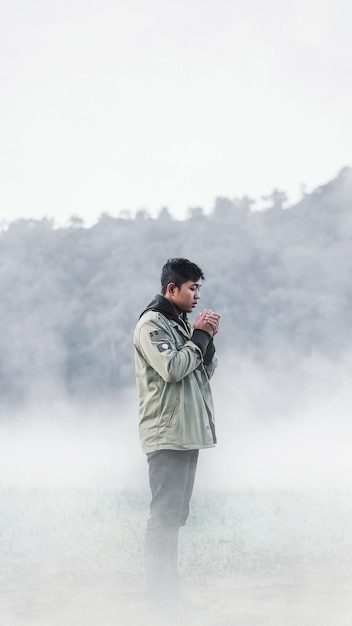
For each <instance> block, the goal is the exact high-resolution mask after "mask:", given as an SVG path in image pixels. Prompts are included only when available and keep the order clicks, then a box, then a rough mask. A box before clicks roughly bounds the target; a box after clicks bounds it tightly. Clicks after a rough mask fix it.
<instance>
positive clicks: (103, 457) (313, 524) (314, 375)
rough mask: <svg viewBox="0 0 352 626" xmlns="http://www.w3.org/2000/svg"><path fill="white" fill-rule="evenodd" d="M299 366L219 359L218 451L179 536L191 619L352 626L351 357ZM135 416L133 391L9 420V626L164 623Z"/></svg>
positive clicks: (0, 466) (4, 496)
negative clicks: (148, 554)
mask: <svg viewBox="0 0 352 626" xmlns="http://www.w3.org/2000/svg"><path fill="white" fill-rule="evenodd" d="M284 362H285V363H286V367H285V368H284V367H283V363H284ZM288 362H290V359H288V358H287V355H285V359H282V360H280V358H279V357H278V355H276V358H275V359H272V360H271V361H270V363H269V362H267V363H266V364H264V363H260V362H254V361H253V360H251V359H246V358H242V357H241V358H237V357H235V356H234V355H233V354H229V355H228V356H226V355H223V357H222V358H221V359H220V365H219V368H218V370H217V372H216V374H215V376H214V379H213V391H214V400H215V406H216V418H217V433H218V445H217V446H216V447H215V448H213V449H210V450H204V451H202V452H201V454H200V461H199V471H198V475H197V480H196V485H195V490H194V496H193V500H192V508H191V514H190V518H189V520H188V522H187V525H186V527H185V528H184V529H182V531H181V538H180V571H181V582H182V589H183V598H184V607H185V608H184V610H185V621H184V623H185V624H188V623H196V624H202V625H203V626H228V625H231V624H240V625H241V626H245V625H248V626H269V625H270V626H273V625H275V624H276V625H279V624H280V626H281V625H283V626H296V625H297V624H299V626H305V625H307V626H308V625H309V626H316V625H317V624H319V625H320V624H323V625H325V626H336V625H339V626H349V624H350V619H351V615H352V602H351V597H352V596H351V590H352V577H351V571H352V570H351V567H350V566H351V558H352V532H351V530H350V518H351V514H352V505H351V502H352V499H351V494H352V485H351V476H352V472H351V465H352V462H351V455H350V441H351V429H352V427H351V423H350V417H349V416H350V414H351V408H352V394H351V389H350V385H349V380H350V369H351V361H350V360H349V359H345V360H344V361H341V362H339V363H336V362H332V361H329V360H326V359H325V360H324V359H322V358H321V357H319V358H318V356H316V357H315V356H314V355H313V356H311V357H307V358H306V359H302V360H301V361H300V362H299V363H295V364H294V365H292V366H291V368H290V369H288V366H287V363H288ZM137 411H138V407H137V397H136V392H135V389H134V388H133V389H130V390H128V391H126V392H125V393H124V394H121V398H120V400H119V402H118V403H117V405H116V406H112V405H108V404H106V405H101V406H93V405H91V406H89V407H87V406H83V405H82V406H81V407H79V406H77V405H76V406H73V405H72V404H71V405H69V404H67V403H66V402H64V401H60V400H57V401H56V402H52V403H51V404H50V406H48V407H46V409H45V407H43V405H42V406H39V405H37V406H35V405H32V406H31V407H28V408H27V410H26V411H25V412H23V413H21V414H16V415H9V414H8V415H7V416H6V419H5V416H4V415H3V416H2V422H1V426H0V438H1V456H0V475H1V487H0V493H1V502H2V515H1V520H0V538H1V539H0V547H1V564H2V565H1V569H0V577H1V585H2V593H1V594H0V618H1V623H2V624H4V625H6V626H17V624H26V625H28V626H32V625H33V626H56V625H58V624H60V626H71V625H80V624H83V623H84V624H85V625H86V626H93V625H94V626H96V624H98V623H99V624H102V625H103V626H113V625H114V626H116V625H119V626H139V625H142V624H143V626H144V625H148V624H152V623H153V624H156V623H157V622H156V621H155V618H154V617H153V616H151V615H150V614H149V608H148V603H147V599H146V597H145V591H144V577H143V535H144V526H145V522H146V518H147V515H148V500H149V487H148V481H147V467H146V461H145V457H144V455H143V454H142V451H141V449H140V445H139V439H138V428H137V422H138V419H137Z"/></svg>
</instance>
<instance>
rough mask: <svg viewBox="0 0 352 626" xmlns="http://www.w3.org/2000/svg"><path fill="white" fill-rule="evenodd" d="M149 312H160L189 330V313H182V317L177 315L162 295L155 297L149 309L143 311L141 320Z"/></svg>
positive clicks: (148, 306)
mask: <svg viewBox="0 0 352 626" xmlns="http://www.w3.org/2000/svg"><path fill="white" fill-rule="evenodd" d="M147 311H158V312H159V313H162V314H163V315H165V317H167V318H168V319H169V320H172V321H174V322H176V324H181V326H185V327H186V328H187V329H188V326H189V322H188V319H187V313H181V315H177V312H176V309H175V307H174V306H173V304H171V302H170V301H169V300H168V299H167V298H164V296H162V295H161V294H160V293H158V294H156V296H154V298H153V300H152V301H151V302H149V304H148V305H147V307H146V308H145V309H144V311H142V313H141V314H140V316H139V318H141V317H142V315H143V314H144V313H146V312H147Z"/></svg>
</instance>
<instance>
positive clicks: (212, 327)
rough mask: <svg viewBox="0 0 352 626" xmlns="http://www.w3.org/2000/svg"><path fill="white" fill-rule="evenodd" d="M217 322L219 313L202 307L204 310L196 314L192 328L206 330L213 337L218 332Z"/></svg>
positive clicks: (218, 321)
mask: <svg viewBox="0 0 352 626" xmlns="http://www.w3.org/2000/svg"><path fill="white" fill-rule="evenodd" d="M219 324H220V315H219V314H218V313H214V311H212V310H211V309H204V311H203V312H202V313H200V314H199V315H198V317H197V319H196V321H195V323H194V328H199V329H201V330H206V331H207V333H209V335H211V337H214V335H216V333H217V332H219Z"/></svg>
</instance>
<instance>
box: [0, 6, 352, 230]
mask: <svg viewBox="0 0 352 626" xmlns="http://www.w3.org/2000/svg"><path fill="white" fill-rule="evenodd" d="M0 2H1V4H0V221H1V220H13V219H16V218H18V217H35V218H40V217H42V216H48V217H55V218H56V219H57V221H58V222H60V223H64V222H65V220H67V219H68V218H69V217H70V216H71V215H73V214H74V215H79V216H81V217H82V218H83V219H84V220H85V221H86V223H87V224H90V223H93V222H94V221H95V220H96V219H97V218H98V217H99V215H100V214H101V213H102V212H109V213H110V214H111V215H118V214H119V212H120V211H122V210H125V209H128V210H131V211H132V212H134V211H135V210H138V209H141V208H146V209H147V210H148V211H149V212H150V213H151V214H152V215H156V214H157V213H158V212H159V210H160V208H161V207H162V206H167V207H168V208H169V210H170V211H171V212H172V213H173V215H174V216H176V217H179V218H182V217H184V216H185V215H186V211H187V208H188V207H190V206H202V207H203V208H204V209H205V211H207V212H208V211H209V210H210V209H211V208H212V206H213V203H214V199H215V197H216V196H218V195H224V196H228V197H235V196H240V195H244V194H248V195H250V196H252V197H254V198H260V196H261V195H265V194H268V193H270V192H271V191H272V189H273V188H274V187H277V188H279V189H283V190H285V191H286V192H287V193H288V195H289V198H290V200H291V201H294V200H297V199H298V197H299V195H300V186H301V184H303V183H304V184H306V187H307V190H308V191H310V190H312V189H313V188H314V187H316V186H318V185H319V184H322V183H325V182H327V181H328V180H330V179H331V178H333V177H335V176H336V174H337V173H338V171H339V170H340V169H341V168H342V167H343V166H345V165H352V158H351V156H350V152H351V130H352V115H351V110H352V89H351V76H352V37H351V34H350V25H351V18H352V5H351V3H350V2H348V1H345V2H344V1H343V0H324V2H321V1H320V0H291V1H290V2H289V3H286V2H283V1H282V0H267V1H266V2H263V1H260V0H240V1H239V2H236V0H60V1H59V0H56V1H55V2H54V1H52V0H31V1H30V2H28V0H11V2H9V1H6V0H0Z"/></svg>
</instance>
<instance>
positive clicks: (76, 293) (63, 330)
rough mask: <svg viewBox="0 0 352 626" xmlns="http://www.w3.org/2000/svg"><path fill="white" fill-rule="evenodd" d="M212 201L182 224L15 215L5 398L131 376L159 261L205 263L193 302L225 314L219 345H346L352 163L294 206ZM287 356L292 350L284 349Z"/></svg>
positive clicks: (77, 395) (1, 355)
mask: <svg viewBox="0 0 352 626" xmlns="http://www.w3.org/2000/svg"><path fill="white" fill-rule="evenodd" d="M283 199H284V196H283V195H282V194H280V193H278V192H277V193H274V194H273V195H272V198H271V204H272V206H271V207H269V208H268V209H267V210H265V211H260V212H259V211H257V212H256V211H253V210H251V202H250V201H249V200H248V198H242V199H241V200H230V199H227V198H218V199H217V200H216V203H215V206H214V209H213V211H212V212H211V214H209V215H205V214H204V213H203V211H202V210H201V209H194V210H192V211H191V212H190V216H189V218H188V219H187V220H184V221H176V220H174V219H173V218H172V216H171V215H170V214H169V212H168V211H167V210H166V209H164V210H163V211H161V213H160V215H159V217H158V218H157V219H152V218H150V217H149V215H148V214H147V213H145V212H139V213H138V214H137V215H136V217H135V218H133V219H132V218H128V217H126V219H122V218H116V219H115V218H112V217H110V216H109V215H106V214H105V215H102V217H101V219H100V220H99V222H98V223H97V224H96V225H94V226H92V227H91V228H84V227H82V224H81V223H80V221H79V220H77V219H76V220H72V223H71V225H70V226H68V227H66V228H54V227H53V224H52V223H51V222H50V221H48V220H41V221H35V220H19V221H15V222H12V223H10V224H9V225H8V227H7V228H6V229H5V230H4V231H3V232H2V233H1V236H0V287H1V308H0V316H1V334H0V401H1V402H2V403H6V404H7V403H16V404H18V403H22V402H27V401H30V400H35V399H47V398H48V399H50V398H53V397H56V396H64V397H70V398H74V399H82V398H88V399H90V400H94V399H99V400H101V399H102V398H104V397H106V398H110V397H111V396H114V395H116V394H118V393H119V392H120V391H121V390H123V389H125V388H127V387H129V386H131V385H134V369H133V368H134V364H133V349H132V336H133V329H134V326H135V323H136V320H137V319H138V316H139V313H140V312H141V311H142V310H143V308H144V307H145V305H146V304H147V302H148V301H149V300H150V299H151V297H152V296H153V295H154V294H155V293H157V292H158V291H159V276H160V268H161V266H162V264H163V263H164V262H165V260H166V259H167V258H169V257H174V256H184V257H188V258H190V259H192V260H193V261H195V262H196V263H198V264H199V265H200V266H201V267H202V268H203V269H204V272H205V275H206V281H205V284H204V286H203V288H202V300H201V302H200V305H199V308H203V307H208V306H209V307H212V308H213V309H215V310H218V311H219V312H220V313H221V315H222V321H221V332H220V333H219V335H218V336H217V341H216V344H217V348H218V351H219V353H222V354H227V356H228V358H230V357H231V355H232V356H233V358H234V359H238V358H241V355H247V356H248V355H252V356H253V358H256V359H260V360H262V361H265V360H266V359H270V358H272V355H274V354H280V355H290V358H291V359H292V358H293V359H294V358H297V359H298V358H300V356H301V355H302V354H308V353H312V352H316V353H319V354H323V355H327V356H328V357H332V358H336V357H338V356H341V355H343V354H344V353H345V352H346V351H349V350H350V346H351V340H352V335H351V308H352V284H351V244H352V170H351V169H350V168H344V169H343V170H342V171H341V172H340V174H339V175H338V177H337V178H336V179H334V180H332V181H331V182H329V183H328V184H326V185H324V186H322V187H320V188H318V189H316V190H315V191H314V192H313V193H311V194H307V195H305V196H304V197H303V198H302V200H301V201H300V202H299V203H298V204H296V205H295V206H292V207H290V208H288V209H285V208H283V206H282V205H283ZM287 358H288V357H287Z"/></svg>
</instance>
